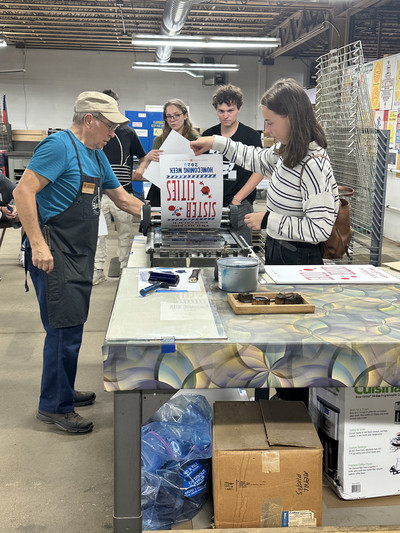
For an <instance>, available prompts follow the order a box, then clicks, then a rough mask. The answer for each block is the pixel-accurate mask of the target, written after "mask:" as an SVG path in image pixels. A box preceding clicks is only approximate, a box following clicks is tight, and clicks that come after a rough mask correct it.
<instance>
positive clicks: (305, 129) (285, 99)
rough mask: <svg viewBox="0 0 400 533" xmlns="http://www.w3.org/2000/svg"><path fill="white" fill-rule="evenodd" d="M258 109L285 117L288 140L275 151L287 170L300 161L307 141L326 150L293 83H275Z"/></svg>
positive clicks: (301, 92)
mask: <svg viewBox="0 0 400 533" xmlns="http://www.w3.org/2000/svg"><path fill="white" fill-rule="evenodd" d="M261 105H262V106H264V107H267V108H268V109H270V110H271V111H273V112H274V113H276V114H277V115H280V116H282V117H289V121H290V135H289V140H288V142H287V144H282V145H281V146H280V148H279V149H278V150H277V151H278V154H279V155H280V156H282V158H283V164H284V165H286V166H287V167H289V168H293V167H295V166H296V165H298V164H299V163H300V161H301V160H302V159H304V157H305V156H306V155H307V152H308V149H309V144H310V142H311V141H315V142H316V143H317V144H318V145H319V146H321V148H326V147H327V146H328V143H327V140H326V136H325V133H324V130H323V129H322V127H321V125H320V124H319V123H318V122H317V119H316V117H315V114H314V109H313V107H312V105H311V102H310V99H309V98H308V95H307V93H306V92H305V90H304V89H303V88H302V87H301V86H300V85H299V84H298V83H297V82H296V81H295V80H293V79H291V78H288V79H282V80H278V81H277V82H275V83H274V84H273V86H272V87H271V88H270V89H269V90H268V91H267V92H266V93H264V94H263V95H262V97H261Z"/></svg>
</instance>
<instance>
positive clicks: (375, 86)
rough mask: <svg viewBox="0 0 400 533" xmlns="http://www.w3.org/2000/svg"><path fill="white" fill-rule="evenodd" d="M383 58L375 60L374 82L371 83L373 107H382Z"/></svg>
mask: <svg viewBox="0 0 400 533" xmlns="http://www.w3.org/2000/svg"><path fill="white" fill-rule="evenodd" d="M382 67H383V62H382V59H381V60H380V61H375V63H374V66H373V69H372V83H371V107H372V109H380V96H381V79H382Z"/></svg>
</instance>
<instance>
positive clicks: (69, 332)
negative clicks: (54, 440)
mask: <svg viewBox="0 0 400 533" xmlns="http://www.w3.org/2000/svg"><path fill="white" fill-rule="evenodd" d="M26 260H27V264H28V270H29V273H30V275H31V279H32V283H33V285H34V287H35V290H36V296H37V299H38V302H39V307H40V317H41V319H42V324H43V327H44V329H45V331H46V338H45V341H44V348H43V371H42V384H41V392H40V401H39V409H40V410H41V411H45V412H47V413H69V412H70V411H73V410H74V385H75V376H76V369H77V364H78V355H79V350H80V347H81V343H82V334H83V324H81V325H79V326H74V327H69V328H56V329H55V328H51V327H50V325H49V319H48V313H47V302H46V275H47V274H45V273H44V272H43V270H39V269H38V268H36V267H34V266H33V265H32V252H31V248H30V246H29V245H28V246H27V249H26Z"/></svg>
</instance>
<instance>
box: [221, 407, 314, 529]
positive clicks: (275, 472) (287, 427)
mask: <svg viewBox="0 0 400 533" xmlns="http://www.w3.org/2000/svg"><path fill="white" fill-rule="evenodd" d="M213 432H214V440H213V460H212V464H213V493H214V516H215V527H216V528H217V529H218V528H238V527H249V528H250V527H253V528H254V527H280V526H311V525H313V526H315V525H317V526H318V525H321V514H322V447H321V443H320V441H319V439H318V435H317V432H316V431H315V428H314V426H313V424H312V422H311V420H310V417H309V415H308V412H307V409H306V408H305V406H304V404H303V403H302V402H286V401H268V400H260V402H215V404H214V428H213Z"/></svg>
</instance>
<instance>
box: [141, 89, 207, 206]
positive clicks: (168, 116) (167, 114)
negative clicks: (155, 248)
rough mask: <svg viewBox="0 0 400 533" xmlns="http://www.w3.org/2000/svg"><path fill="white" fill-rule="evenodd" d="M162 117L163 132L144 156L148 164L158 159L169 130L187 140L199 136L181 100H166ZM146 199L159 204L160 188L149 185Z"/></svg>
mask: <svg viewBox="0 0 400 533" xmlns="http://www.w3.org/2000/svg"><path fill="white" fill-rule="evenodd" d="M163 118H164V128H163V132H162V134H161V135H159V136H158V137H156V138H155V139H154V142H153V149H152V150H151V151H150V152H149V153H148V154H147V156H146V161H147V164H149V163H150V161H159V160H160V154H161V153H162V150H160V146H161V145H162V143H163V142H164V141H165V139H166V138H167V137H168V135H169V133H170V132H171V130H175V131H176V132H178V133H180V134H181V135H183V137H185V138H186V139H188V140H189V141H194V140H196V139H197V137H198V136H199V133H198V132H197V131H196V130H195V129H194V128H193V126H192V123H191V122H190V119H189V113H188V109H187V107H186V105H185V104H184V102H182V100H179V99H178V98H174V99H172V100H168V102H166V103H165V104H164V109H163ZM147 200H149V202H150V204H151V205H152V206H154V207H156V206H157V207H158V206H160V205H161V198H160V189H159V188H158V187H157V186H156V185H152V186H151V187H150V190H149V193H148V195H147Z"/></svg>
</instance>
